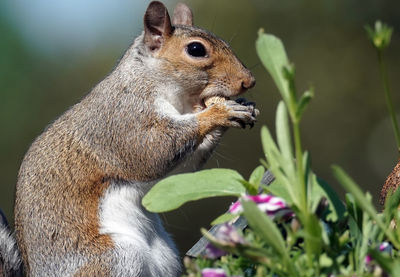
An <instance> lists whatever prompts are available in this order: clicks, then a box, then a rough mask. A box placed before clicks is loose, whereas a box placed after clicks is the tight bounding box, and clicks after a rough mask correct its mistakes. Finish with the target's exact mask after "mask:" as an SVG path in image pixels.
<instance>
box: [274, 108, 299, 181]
mask: <svg viewBox="0 0 400 277" xmlns="http://www.w3.org/2000/svg"><path fill="white" fill-rule="evenodd" d="M276 137H277V141H278V145H279V149H280V150H281V153H282V157H283V159H284V163H283V164H281V166H282V167H283V168H284V169H285V171H286V175H287V176H291V178H295V174H296V173H295V170H294V159H293V148H292V141H291V135H290V126H289V120H288V114H287V110H286V106H285V104H284V103H283V102H282V101H280V102H279V104H278V108H277V111H276Z"/></svg>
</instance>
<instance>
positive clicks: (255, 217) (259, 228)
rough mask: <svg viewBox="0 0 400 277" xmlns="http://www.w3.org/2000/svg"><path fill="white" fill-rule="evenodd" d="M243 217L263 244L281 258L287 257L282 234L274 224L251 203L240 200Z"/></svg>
mask: <svg viewBox="0 0 400 277" xmlns="http://www.w3.org/2000/svg"><path fill="white" fill-rule="evenodd" d="M241 201H242V205H243V214H244V217H245V218H246V219H247V221H248V222H249V225H250V227H251V228H252V230H254V232H255V233H256V234H258V235H259V236H260V237H261V238H262V239H264V240H265V242H266V243H267V244H268V245H270V246H271V247H272V248H273V249H274V250H275V251H276V253H278V254H279V255H280V256H281V257H286V256H288V253H287V252H286V251H287V250H286V246H285V242H284V240H283V237H282V234H281V233H280V231H279V229H278V228H277V226H276V224H275V223H274V222H273V221H272V219H270V218H269V217H268V216H267V215H266V214H265V213H263V212H261V211H260V210H259V209H258V207H257V205H256V204H255V203H253V202H252V201H248V200H241Z"/></svg>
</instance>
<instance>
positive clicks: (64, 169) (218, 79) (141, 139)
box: [15, 2, 255, 277]
mask: <svg viewBox="0 0 400 277" xmlns="http://www.w3.org/2000/svg"><path fill="white" fill-rule="evenodd" d="M149 9H150V12H149ZM182 12H185V9H181V13H182ZM165 16H168V13H167V12H166V9H165V7H164V6H163V5H162V4H161V3H159V2H152V3H151V4H150V5H149V8H148V10H147V12H146V15H145V32H144V33H142V34H141V35H140V36H139V37H138V38H137V39H136V40H135V41H134V43H133V45H131V46H130V47H129V49H128V50H127V51H126V53H125V54H124V56H123V58H122V59H121V61H120V62H119V64H118V65H117V67H116V68H115V69H114V70H113V71H112V72H111V73H110V74H109V75H108V76H107V77H106V78H105V79H104V80H102V81H101V82H100V83H99V84H98V85H97V86H95V87H94V89H93V90H92V91H91V92H90V93H89V94H88V95H87V96H86V97H84V98H83V99H82V101H80V102H79V103H77V104H76V105H74V106H73V107H71V108H70V109H69V110H68V111H67V112H65V113H64V114H63V115H61V116H60V117H59V118H58V119H57V120H56V121H55V122H54V123H53V124H51V125H50V126H49V127H48V128H47V129H46V130H45V131H44V132H43V133H42V134H41V135H40V136H39V137H38V138H37V139H36V140H35V141H34V143H33V144H32V145H31V147H30V149H29V150H28V152H27V154H26V155H25V157H24V160H23V162H22V165H21V168H20V171H19V175H18V182H17V188H16V202H15V228H16V234H17V242H18V246H19V248H20V250H21V256H22V258H23V262H24V266H25V271H26V272H27V273H28V274H29V276H142V277H148V276H149V277H150V276H163V277H164V276H165V277H170V276H171V277H173V276H178V275H179V274H180V262H179V256H178V252H177V250H176V247H175V245H174V243H173V242H172V240H171V238H170V237H169V235H168V234H167V233H166V232H165V230H164V228H163V226H162V224H161V221H160V219H159V217H158V216H157V215H156V214H152V213H149V212H147V211H146V210H145V209H144V208H143V207H142V206H141V198H142V197H143V195H144V194H145V193H146V192H147V191H148V190H149V189H150V187H151V186H152V185H153V184H154V183H155V182H156V181H157V180H159V179H161V178H164V177H165V176H166V175H167V174H169V173H171V171H172V170H173V169H175V168H176V167H177V166H179V165H181V164H182V167H183V168H184V169H186V170H191V171H192V170H195V169H197V168H199V166H201V165H202V164H203V163H204V162H205V161H206V160H207V159H208V158H209V156H210V155H211V153H212V151H213V150H214V149H215V147H216V145H217V144H218V142H219V140H220V138H221V136H222V135H223V133H224V131H225V130H226V128H228V127H240V126H241V124H239V123H238V121H241V122H242V123H243V124H251V123H254V120H255V118H254V117H253V115H252V114H253V108H250V107H247V106H243V105H240V104H238V103H236V102H234V101H225V102H224V103H218V104H215V105H211V106H210V107H205V106H203V107H202V109H200V110H198V109H197V108H195V107H198V106H199V104H200V105H201V103H202V100H204V97H205V96H212V95H223V96H225V97H230V96H235V95H237V94H239V93H242V92H244V91H245V90H246V89H247V88H249V87H250V86H252V85H254V77H253V76H252V75H251V73H250V72H249V71H248V70H247V69H246V68H245V67H244V66H243V65H242V64H241V63H240V62H239V60H238V59H237V58H236V57H235V56H234V54H233V53H232V51H231V50H230V49H229V47H228V46H227V44H226V43H225V42H223V41H222V40H220V39H218V38H216V37H215V36H213V35H211V34H209V33H208V32H206V31H204V30H202V29H199V28H196V27H191V26H175V27H174V28H173V27H172V26H170V25H169V24H170V23H169V22H170V21H169V18H168V20H166V18H165ZM152 24H153V25H154V24H156V26H153V25H152ZM153 27H156V28H153ZM149 32H151V33H149ZM171 32H173V33H171ZM172 37H174V38H176V40H174V39H171V38H172ZM192 37H194V38H197V39H199V38H201V39H202V40H203V41H204V43H207V45H208V47H211V48H212V53H214V55H215V56H216V57H214V58H216V59H215V61H213V60H208V58H205V59H204V61H203V60H202V62H203V65H202V66H199V65H198V62H199V60H196V59H191V58H190V57H188V56H185V52H184V51H185V44H184V43H188V42H189V40H190V39H191V38H192ZM168 40H169V41H168ZM179 40H180V41H179ZM176 41H178V42H176ZM169 42H170V44H169V45H168V43H169ZM171 45H172V46H171ZM175 45H179V48H178V47H174V46H175ZM168 46H170V48H168ZM157 47H158V48H157ZM164 49H168V50H166V51H164V52H162V50H164ZM176 49H179V52H177V53H176V52H174V51H175V50H176ZM156 50H157V51H159V52H155V51H156ZM171 53H173V55H172V54H171ZM163 54H164V56H162V55H163ZM177 57H178V58H177ZM209 59H211V58H209ZM206 62H208V63H209V64H208V66H205V65H206ZM207 70H208V71H207ZM205 91H206V93H205V94H203V93H204V92H205ZM203 104H204V103H203Z"/></svg>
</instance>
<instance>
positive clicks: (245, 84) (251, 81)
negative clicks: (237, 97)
mask: <svg viewBox="0 0 400 277" xmlns="http://www.w3.org/2000/svg"><path fill="white" fill-rule="evenodd" d="M255 84H256V79H255V78H254V76H253V75H252V74H250V75H249V76H248V77H247V78H244V79H243V80H242V89H250V88H252V87H254V86H255Z"/></svg>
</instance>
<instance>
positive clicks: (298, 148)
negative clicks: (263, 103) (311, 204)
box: [293, 120, 308, 213]
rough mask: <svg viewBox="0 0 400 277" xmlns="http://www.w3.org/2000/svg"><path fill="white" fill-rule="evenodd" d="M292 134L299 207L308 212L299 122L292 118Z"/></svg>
mask: <svg viewBox="0 0 400 277" xmlns="http://www.w3.org/2000/svg"><path fill="white" fill-rule="evenodd" d="M293 136H294V145H295V149H296V163H297V176H298V179H299V181H300V204H301V207H300V209H301V210H302V211H303V212H305V213H308V211H307V192H306V191H307V188H306V182H305V176H304V165H303V149H302V146H301V137H300V123H299V122H298V121H295V120H293Z"/></svg>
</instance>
